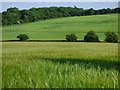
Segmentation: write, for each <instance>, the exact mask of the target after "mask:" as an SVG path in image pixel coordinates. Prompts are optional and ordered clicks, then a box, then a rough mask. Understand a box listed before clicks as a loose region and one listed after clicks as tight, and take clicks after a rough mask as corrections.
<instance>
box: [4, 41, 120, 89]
mask: <svg viewBox="0 0 120 90" xmlns="http://www.w3.org/2000/svg"><path fill="white" fill-rule="evenodd" d="M2 45H3V46H2V49H3V51H2V87H3V88H120V86H119V83H118V82H119V81H118V75H119V72H120V67H119V65H120V62H119V61H118V44H117V43H85V42H72V43H71V42H3V43H2Z"/></svg>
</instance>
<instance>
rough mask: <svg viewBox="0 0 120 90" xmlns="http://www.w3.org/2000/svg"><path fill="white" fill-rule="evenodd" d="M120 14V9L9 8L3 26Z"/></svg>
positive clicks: (3, 19) (5, 12)
mask: <svg viewBox="0 0 120 90" xmlns="http://www.w3.org/2000/svg"><path fill="white" fill-rule="evenodd" d="M111 13H120V8H115V9H110V8H107V9H100V10H94V9H93V8H90V9H88V10H84V9H83V8H78V7H76V6H74V7H49V8H46V7H43V8H31V9H29V10H19V9H18V8H16V7H13V8H8V9H7V11H4V12H2V24H3V25H12V24H19V23H18V22H20V23H25V22H35V21H38V20H45V19H50V18H59V17H69V16H86V15H98V14H111Z"/></svg>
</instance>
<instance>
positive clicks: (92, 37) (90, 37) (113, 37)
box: [17, 31, 118, 42]
mask: <svg viewBox="0 0 120 90" xmlns="http://www.w3.org/2000/svg"><path fill="white" fill-rule="evenodd" d="M105 36H106V37H105V40H104V41H106V42H118V36H117V34H116V33H115V32H106V33H105ZM17 38H19V40H20V41H26V40H28V39H29V36H28V35H26V34H19V35H18V36H17ZM66 40H67V41H68V42H75V41H77V36H76V35H75V34H68V35H66ZM84 41H85V42H100V40H99V37H98V35H97V34H96V33H95V32H94V31H89V32H87V34H86V35H85V36H84Z"/></svg>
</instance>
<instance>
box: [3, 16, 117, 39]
mask: <svg viewBox="0 0 120 90" xmlns="http://www.w3.org/2000/svg"><path fill="white" fill-rule="evenodd" d="M117 21H118V15H117V14H116V15H97V16H82V17H67V18H60V19H51V20H45V21H39V22H34V23H26V24H21V25H13V26H5V27H3V39H7V40H11V39H16V36H17V35H18V34H21V33H26V34H28V35H29V36H30V38H31V39H65V35H66V34H69V33H75V34H76V35H77V36H78V39H83V36H84V35H85V34H86V32H88V31H90V30H93V31H96V32H97V33H98V35H99V37H100V39H101V40H103V39H104V32H106V31H114V32H118V23H117Z"/></svg>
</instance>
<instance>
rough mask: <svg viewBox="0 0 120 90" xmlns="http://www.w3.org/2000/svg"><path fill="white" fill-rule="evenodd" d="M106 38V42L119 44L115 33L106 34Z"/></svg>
mask: <svg viewBox="0 0 120 90" xmlns="http://www.w3.org/2000/svg"><path fill="white" fill-rule="evenodd" d="M105 36H106V37H105V41H106V42H118V36H117V34H116V33H115V32H106V33H105Z"/></svg>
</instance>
